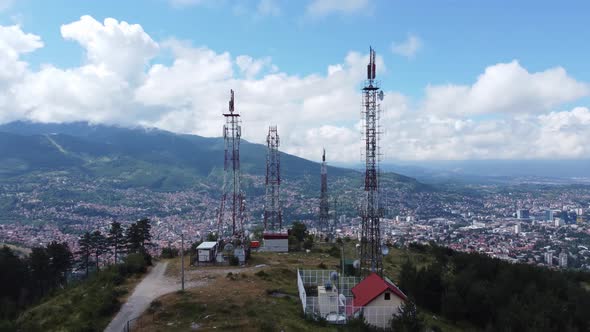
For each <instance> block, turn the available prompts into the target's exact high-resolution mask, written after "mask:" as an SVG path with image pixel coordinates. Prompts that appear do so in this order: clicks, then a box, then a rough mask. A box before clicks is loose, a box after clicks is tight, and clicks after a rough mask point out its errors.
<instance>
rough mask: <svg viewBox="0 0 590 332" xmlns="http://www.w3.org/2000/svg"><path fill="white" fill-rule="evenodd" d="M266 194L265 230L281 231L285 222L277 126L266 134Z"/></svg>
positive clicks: (272, 127)
mask: <svg viewBox="0 0 590 332" xmlns="http://www.w3.org/2000/svg"><path fill="white" fill-rule="evenodd" d="M266 144H267V147H268V149H267V153H266V196H265V205H264V230H265V231H266V232H277V231H280V230H281V228H282V226H283V225H282V224H283V215H282V212H281V200H280V187H281V156H280V154H279V133H278V131H277V126H270V127H269V128H268V135H267V136H266Z"/></svg>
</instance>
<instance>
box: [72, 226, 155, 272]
mask: <svg viewBox="0 0 590 332" xmlns="http://www.w3.org/2000/svg"><path fill="white" fill-rule="evenodd" d="M151 239H152V235H151V224H150V220H149V219H147V218H143V219H140V220H138V221H136V222H134V223H132V224H131V225H129V227H127V229H125V228H124V227H123V226H122V225H121V223H119V222H116V221H113V222H112V223H111V226H110V228H109V230H108V232H107V234H102V233H101V232H100V231H98V230H96V231H93V232H86V233H84V234H83V235H82V236H81V237H80V239H79V240H78V246H79V248H80V249H79V250H78V252H77V255H78V256H79V257H80V258H79V264H78V266H79V268H80V269H83V270H84V271H85V274H86V276H88V274H89V273H90V268H91V267H95V268H96V270H97V271H98V270H100V263H101V257H102V256H104V255H105V254H108V253H112V254H113V256H114V263H115V264H117V263H118V262H119V260H120V257H121V255H122V254H130V253H140V254H143V255H144V256H145V257H146V258H148V259H149V262H150V263H151V256H150V255H149V253H148V250H147V249H148V247H149V246H150V245H151ZM103 265H105V264H104V262H103Z"/></svg>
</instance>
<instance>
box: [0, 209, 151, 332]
mask: <svg viewBox="0 0 590 332" xmlns="http://www.w3.org/2000/svg"><path fill="white" fill-rule="evenodd" d="M150 230H151V225H150V221H149V219H147V218H144V219H140V220H138V221H136V222H134V223H132V224H130V225H129V227H127V228H126V229H125V228H124V227H123V226H122V225H121V223H119V222H113V223H111V225H110V229H109V231H108V233H107V234H102V233H101V232H100V231H98V230H97V231H93V232H86V233H84V234H83V235H82V236H81V237H80V238H79V240H78V244H79V250H78V251H77V252H76V253H75V254H74V253H72V251H71V250H70V248H69V246H68V244H67V243H65V242H63V243H59V242H56V241H53V242H51V243H49V244H47V245H46V246H45V247H35V248H32V250H31V253H30V254H29V255H28V256H26V257H19V256H18V255H17V254H16V253H15V252H14V251H13V250H12V249H10V248H9V247H8V246H3V247H2V248H1V249H0V322H1V321H3V320H5V321H9V320H12V319H14V318H16V317H17V316H18V314H19V313H20V312H21V311H22V310H24V309H25V308H27V307H28V306H30V305H31V304H34V303H36V302H38V301H39V300H40V299H42V298H43V297H44V296H46V295H48V294H49V293H51V292H52V291H54V290H57V289H62V288H64V287H66V286H67V284H68V276H70V274H71V272H72V271H73V270H75V269H78V270H80V271H83V274H84V275H85V276H86V277H88V275H89V274H90V270H91V268H92V269H95V270H96V271H99V270H100V266H101V265H102V266H105V265H107V264H106V260H101V258H102V257H104V256H105V255H106V254H107V253H113V255H114V263H115V264H118V263H120V262H121V257H122V255H127V256H131V255H132V254H138V255H139V256H143V258H142V261H143V260H145V262H146V264H148V265H149V264H151V257H150V255H149V253H148V250H147V249H148V247H149V246H150V241H151V238H152V237H151V234H150ZM75 257H77V258H76V259H75ZM134 264H135V265H137V264H136V263H135V262H134ZM135 265H134V266H133V267H132V268H130V269H134V271H132V273H135V272H136V271H135V270H137V269H136V268H135ZM140 265H141V264H140ZM122 272H123V273H122V274H125V273H126V272H127V271H122ZM0 327H1V324H0ZM0 330H1V329H0Z"/></svg>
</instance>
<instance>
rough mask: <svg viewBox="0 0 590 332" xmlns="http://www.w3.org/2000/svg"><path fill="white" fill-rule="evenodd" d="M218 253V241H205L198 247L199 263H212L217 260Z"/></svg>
mask: <svg viewBox="0 0 590 332" xmlns="http://www.w3.org/2000/svg"><path fill="white" fill-rule="evenodd" d="M216 253H217V242H215V241H205V242H203V243H201V244H199V246H198V247H197V261H198V262H199V263H210V262H213V260H215V254H216Z"/></svg>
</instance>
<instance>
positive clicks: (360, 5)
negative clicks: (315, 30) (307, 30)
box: [306, 0, 369, 17]
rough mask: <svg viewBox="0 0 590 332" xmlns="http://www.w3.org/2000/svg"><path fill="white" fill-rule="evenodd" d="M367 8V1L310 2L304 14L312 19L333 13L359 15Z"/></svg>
mask: <svg viewBox="0 0 590 332" xmlns="http://www.w3.org/2000/svg"><path fill="white" fill-rule="evenodd" d="M368 7H369V0H312V1H311V2H310V3H309V5H308V6H307V9H306V12H307V14H308V15H310V16H313V17H320V16H327V15H330V14H333V13H341V14H352V13H360V12H362V11H364V10H366V9H367V8H368Z"/></svg>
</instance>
